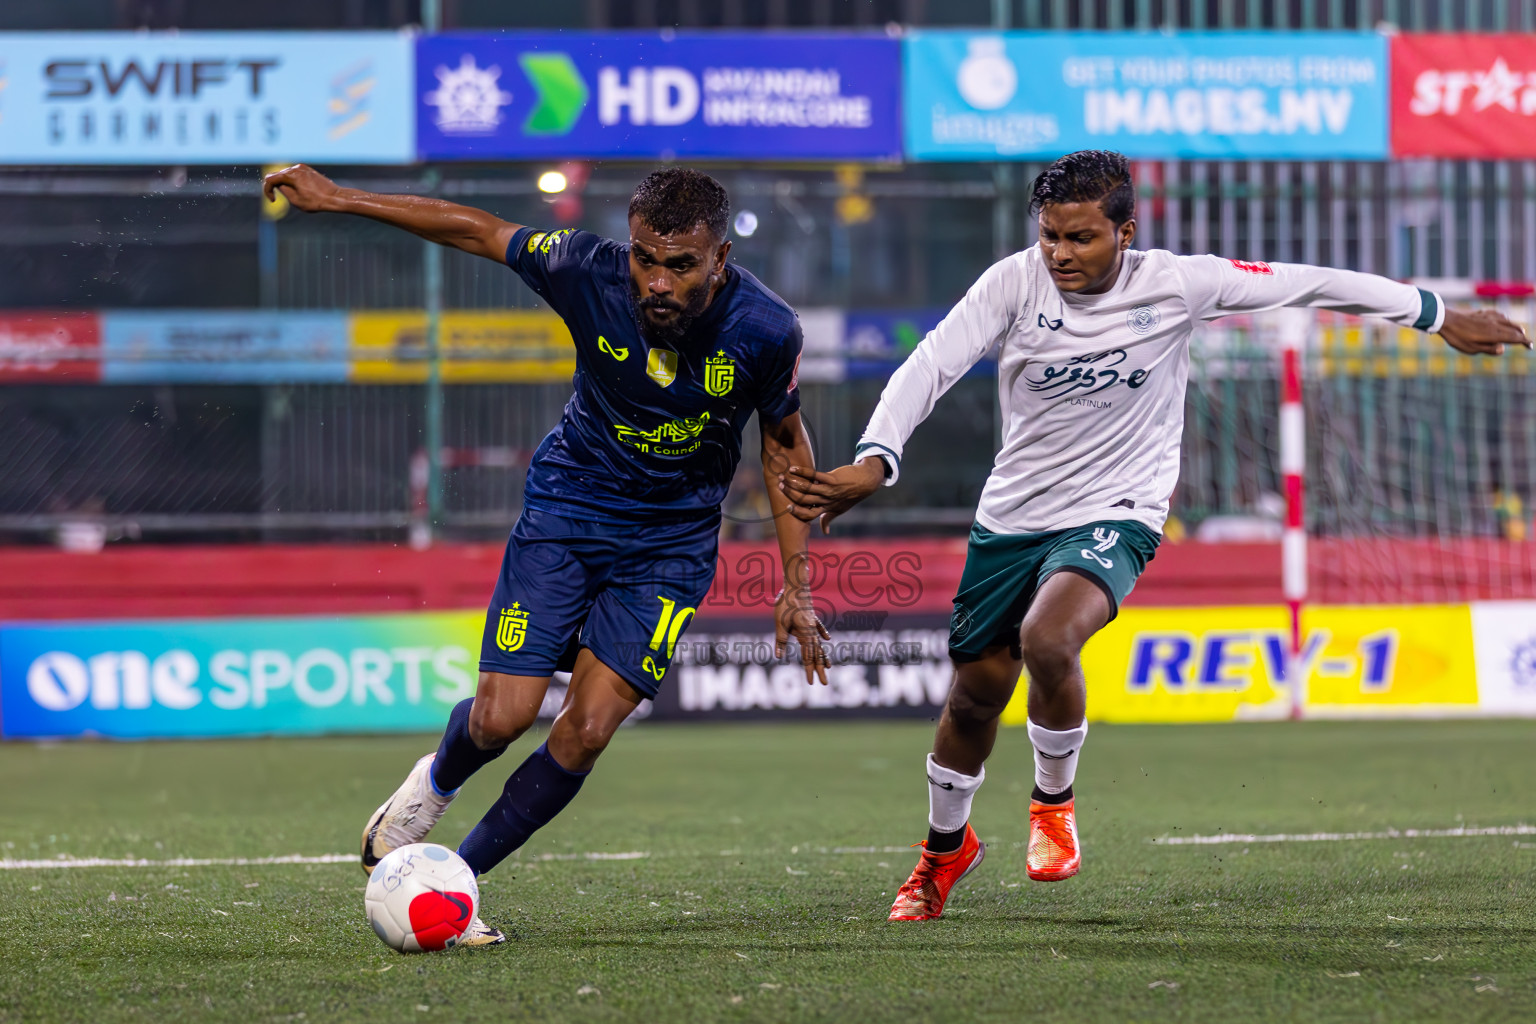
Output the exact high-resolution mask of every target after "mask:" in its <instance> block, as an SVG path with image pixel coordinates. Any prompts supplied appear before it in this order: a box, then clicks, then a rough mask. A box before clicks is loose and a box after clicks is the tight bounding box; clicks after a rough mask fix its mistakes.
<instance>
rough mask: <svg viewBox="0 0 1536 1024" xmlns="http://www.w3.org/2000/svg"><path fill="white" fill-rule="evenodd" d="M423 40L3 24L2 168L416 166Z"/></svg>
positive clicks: (379, 34) (391, 36)
mask: <svg viewBox="0 0 1536 1024" xmlns="http://www.w3.org/2000/svg"><path fill="white" fill-rule="evenodd" d="M411 47H412V37H411V36H409V35H405V34H401V33H394V32H304V33H298V32H291V33H277V32H178V33H174V34H170V33H156V32H146V33H137V32H6V33H0V164H177V163H214V164H237V163H253V164H254V163H271V162H278V161H293V160H311V161H329V162H335V163H396V164H399V163H409V162H411V160H413V159H414V157H415V142H416V140H415V124H414V122H413V119H412V114H413V112H414V110H415V107H414V104H413V103H412V100H411V86H412V83H413V80H414V79H413V75H412V64H411Z"/></svg>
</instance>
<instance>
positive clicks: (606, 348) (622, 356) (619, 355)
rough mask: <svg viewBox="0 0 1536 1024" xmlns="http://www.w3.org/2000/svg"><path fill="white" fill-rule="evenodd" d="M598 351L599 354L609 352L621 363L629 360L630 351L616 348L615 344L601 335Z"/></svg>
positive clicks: (598, 337)
mask: <svg viewBox="0 0 1536 1024" xmlns="http://www.w3.org/2000/svg"><path fill="white" fill-rule="evenodd" d="M597 350H598V351H599V352H607V353H608V354H609V355H611V356H613V358H615V359H617V360H618V361H619V362H621V363H622V362H623V361H624V360H626V359H628V358H629V349H627V348H614V347H613V343H612V342H610V341H609V340H608V339H607V338H605V337H603V336H602V335H601V334H599V335H598V336H597Z"/></svg>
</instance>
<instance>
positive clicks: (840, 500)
mask: <svg viewBox="0 0 1536 1024" xmlns="http://www.w3.org/2000/svg"><path fill="white" fill-rule="evenodd" d="M884 482H885V463H884V462H882V461H881V460H880V458H879V457H878V456H875V455H866V456H865V457H864V458H862V459H860V460H859V461H858V462H856V463H854V464H853V465H851V466H839V467H838V468H837V469H834V470H832V471H831V472H827V473H816V472H813V471H811V470H809V469H803V468H801V467H800V466H790V467H789V470H788V471H787V472H785V473H784V474H782V475H781V476H780V477H779V490H780V491H781V492H782V493H783V494H784V496H785V497H786V498H788V499H789V512H790V514H791V515H792V516H794V517H795V518H796V519H798V520H800V521H801V522H804V523H809V522H812V521H813V520H816V519H820V520H821V532H822V533H831V532H832V520H834V519H836V518H837V517H838V516H840V515H842V514H843V513H844V512H847V511H848V510H849V509H851V508H853V506H855V505H857V504H858V503H859V502H861V501H863V500H864V499H865V498H867V497H869V496H870V495H871V494H874V493H875V491H877V490H879V488H880V485H881V484H882V483H884Z"/></svg>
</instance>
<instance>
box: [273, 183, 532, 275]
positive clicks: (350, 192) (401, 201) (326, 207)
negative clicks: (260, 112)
mask: <svg viewBox="0 0 1536 1024" xmlns="http://www.w3.org/2000/svg"><path fill="white" fill-rule="evenodd" d="M278 189H281V190H282V193H283V195H284V196H285V197H286V198H287V199H288V201H289V202H290V203H292V204H293V205H294V206H296V207H298V208H299V209H300V210H303V211H305V212H306V213H321V212H324V213H351V214H355V215H357V216H359V217H367V218H369V219H370V220H377V221H382V222H384V223H385V224H389V225H392V226H394V227H397V228H404V229H405V230H406V231H409V232H411V233H412V234H414V235H420V236H421V237H422V238H425V239H426V240H427V241H429V242H436V243H438V244H439V245H448V246H452V247H453V248H455V249H462V250H464V251H465V252H467V253H469V254H470V255H472V256H484V257H485V258H486V259H488V260H495V261H496V262H497V263H501V262H502V261H503V260H505V259H506V257H507V246H508V245H510V244H512V236H513V235H515V234H516V233H517V230H518V228H520V227H521V226H522V225H520V224H513V223H510V222H509V221H504V220H502V219H501V218H500V217H497V216H495V215H494V214H489V213H486V212H485V211H484V210H477V209H475V208H474V207H472V206H460V205H459V204H458V203H450V202H447V201H446V200H443V199H432V198H430V197H428V196H399V195H381V194H380V193H377V192H364V191H363V190H362V189H356V188H342V187H341V186H339V185H337V184H336V183H335V182H334V181H332V180H331V179H330V178H327V177H326V176H325V175H323V174H321V173H320V172H319V171H317V170H315V169H314V168H313V167H310V166H309V165H308V164H294V165H293V166H292V167H284V168H283V169H282V170H280V171H275V172H273V173H272V174H269V175H267V176H266V177H265V178H263V179H262V181H261V191H262V194H263V195H265V196H266V197H267V199H268V200H273V199H275V198H276V192H277V190H278Z"/></svg>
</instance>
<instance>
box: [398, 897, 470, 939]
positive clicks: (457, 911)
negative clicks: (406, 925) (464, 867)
mask: <svg viewBox="0 0 1536 1024" xmlns="http://www.w3.org/2000/svg"><path fill="white" fill-rule="evenodd" d="M473 907H474V900H473V899H472V898H471V897H470V895H469V894H468V893H463V892H424V893H422V894H421V895H419V896H417V897H416V898H415V899H413V900H411V931H412V932H413V933H414V934H415V936H416V941H417V942H418V943H420V944H421V948H422V949H426V950H438V949H446V948H448V944H449V943H450V942H451V941H453V940H455V939H457V938H458V937H459V936H460V935H463V934H464V929H466V928H468V927H469V919H470V916H471V915H470V912H471V910H472V909H473Z"/></svg>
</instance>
